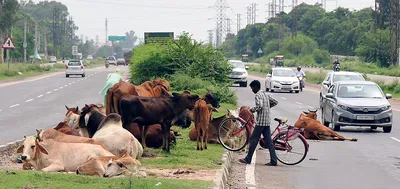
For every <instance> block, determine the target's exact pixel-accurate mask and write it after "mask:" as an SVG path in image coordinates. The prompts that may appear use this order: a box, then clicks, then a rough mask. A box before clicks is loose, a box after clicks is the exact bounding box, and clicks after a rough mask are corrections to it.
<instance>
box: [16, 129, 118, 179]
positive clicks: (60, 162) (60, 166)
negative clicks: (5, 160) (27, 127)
mask: <svg viewBox="0 0 400 189" xmlns="http://www.w3.org/2000/svg"><path fill="white" fill-rule="evenodd" d="M17 153H22V156H21V159H22V160H23V161H25V162H28V163H30V164H31V165H32V166H33V167H34V168H35V169H36V170H41V171H44V172H58V171H65V172H75V171H76V169H77V167H78V166H80V165H82V164H83V163H85V162H86V161H87V160H88V159H89V158H91V157H102V156H113V154H112V153H110V152H108V151H107V150H105V149H103V148H102V147H101V146H99V145H94V144H87V143H64V142H57V141H55V140H45V141H43V142H39V141H38V140H37V139H36V137H34V136H30V137H27V138H26V139H25V141H24V142H23V144H22V145H21V146H20V147H19V148H18V149H17Z"/></svg>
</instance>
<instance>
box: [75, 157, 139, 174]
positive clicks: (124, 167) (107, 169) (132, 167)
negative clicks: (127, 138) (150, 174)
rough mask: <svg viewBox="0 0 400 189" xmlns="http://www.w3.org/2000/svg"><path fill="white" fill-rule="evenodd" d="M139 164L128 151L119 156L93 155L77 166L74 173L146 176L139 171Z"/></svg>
mask: <svg viewBox="0 0 400 189" xmlns="http://www.w3.org/2000/svg"><path fill="white" fill-rule="evenodd" d="M140 165H141V164H140V162H139V161H138V160H136V159H135V158H132V157H131V156H130V155H129V154H128V153H124V154H123V155H122V156H121V157H118V156H106V157H95V158H90V159H89V160H87V161H86V162H85V163H84V164H83V165H81V166H79V167H78V168H77V170H76V174H81V175H89V176H99V177H103V176H104V177H115V176H120V175H123V176H135V175H141V176H146V173H144V172H139V166H140ZM138 173H139V174H138Z"/></svg>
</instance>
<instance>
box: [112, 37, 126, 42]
mask: <svg viewBox="0 0 400 189" xmlns="http://www.w3.org/2000/svg"><path fill="white" fill-rule="evenodd" d="M108 40H109V41H125V40H126V36H108Z"/></svg>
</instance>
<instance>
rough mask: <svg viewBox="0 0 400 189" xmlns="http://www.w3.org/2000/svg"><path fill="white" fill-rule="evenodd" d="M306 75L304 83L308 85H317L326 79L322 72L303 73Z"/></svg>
mask: <svg viewBox="0 0 400 189" xmlns="http://www.w3.org/2000/svg"><path fill="white" fill-rule="evenodd" d="M305 73H306V79H307V80H306V81H307V82H309V83H314V84H319V83H321V82H322V81H324V79H325V77H326V73H325V72H323V71H320V72H317V73H313V72H307V71H306V72H305Z"/></svg>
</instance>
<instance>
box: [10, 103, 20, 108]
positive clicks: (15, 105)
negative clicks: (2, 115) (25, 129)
mask: <svg viewBox="0 0 400 189" xmlns="http://www.w3.org/2000/svg"><path fill="white" fill-rule="evenodd" d="M17 106H19V104H14V105H12V106H10V108H14V107H17Z"/></svg>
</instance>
